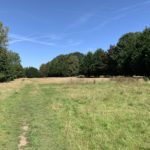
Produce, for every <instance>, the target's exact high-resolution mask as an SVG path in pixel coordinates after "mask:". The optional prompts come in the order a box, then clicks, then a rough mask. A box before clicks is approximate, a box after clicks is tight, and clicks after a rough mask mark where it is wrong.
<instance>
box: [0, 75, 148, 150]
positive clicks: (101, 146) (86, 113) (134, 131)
mask: <svg viewBox="0 0 150 150" xmlns="http://www.w3.org/2000/svg"><path fill="white" fill-rule="evenodd" d="M18 149H19V150H150V83H149V82H144V81H142V80H134V79H125V78H124V79H118V80H117V79H116V80H115V79H107V78H104V79H75V78H50V79H19V80H16V81H13V82H10V83H3V84H0V150H18Z"/></svg>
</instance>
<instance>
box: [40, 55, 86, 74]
mask: <svg viewBox="0 0 150 150" xmlns="http://www.w3.org/2000/svg"><path fill="white" fill-rule="evenodd" d="M83 56H84V55H83V54H81V53H79V52H75V53H71V54H68V55H59V56H57V57H56V58H54V59H53V60H52V61H51V62H49V63H47V64H46V68H48V70H49V71H48V76H49V77H52V76H55V77H69V76H76V75H78V74H79V71H80V64H81V61H82V59H83ZM41 67H42V66H41ZM41 67H40V68H41Z"/></svg>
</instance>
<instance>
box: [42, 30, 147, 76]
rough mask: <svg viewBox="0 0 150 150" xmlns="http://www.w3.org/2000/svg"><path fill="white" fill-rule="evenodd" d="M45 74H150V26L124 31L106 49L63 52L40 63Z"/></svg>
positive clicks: (43, 74)
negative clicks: (114, 42) (140, 29)
mask: <svg viewBox="0 0 150 150" xmlns="http://www.w3.org/2000/svg"><path fill="white" fill-rule="evenodd" d="M40 73H41V75H42V76H43V77H51V76H60V77H68V76H79V75H84V76H86V77H92V76H94V77H99V76H101V75H109V76H117V75H122V76H133V75H138V76H150V28H146V29H145V30H144V31H143V32H130V33H127V34H124V35H123V36H122V37H121V38H120V39H119V40H118V42H117V44H116V45H111V46H110V48H109V49H108V50H107V51H105V50H103V49H101V48H99V49H97V50H96V51H95V52H88V53H87V54H82V53H79V52H76V53H71V54H68V55H59V56H57V57H56V58H54V59H53V60H52V61H50V62H48V63H46V64H42V65H41V66H40Z"/></svg>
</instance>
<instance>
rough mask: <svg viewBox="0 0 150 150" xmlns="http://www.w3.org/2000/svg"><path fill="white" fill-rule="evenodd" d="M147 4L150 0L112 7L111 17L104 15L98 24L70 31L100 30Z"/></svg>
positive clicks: (96, 14)
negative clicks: (117, 7)
mask: <svg viewBox="0 0 150 150" xmlns="http://www.w3.org/2000/svg"><path fill="white" fill-rule="evenodd" d="M148 4H150V0H146V1H143V2H141V3H136V4H134V5H130V6H126V7H123V8H120V9H117V10H116V9H115V8H112V10H113V11H112V15H111V17H107V16H105V19H101V20H100V21H99V22H100V23H99V24H98V25H96V26H94V27H93V28H90V29H87V30H82V31H77V32H72V33H71V34H74V33H86V32H94V31H97V30H100V29H102V28H103V27H104V26H106V25H108V24H110V23H112V22H113V21H117V20H120V19H122V18H125V17H126V16H127V15H128V14H130V13H131V11H138V10H140V9H141V8H143V6H145V5H148ZM98 15H99V13H98V12H97V13H95V16H98ZM91 17H93V16H91ZM89 19H91V18H89ZM89 19H87V20H86V21H88V20H89ZM79 23H80V21H79ZM79 23H78V24H79ZM81 23H82V22H81Z"/></svg>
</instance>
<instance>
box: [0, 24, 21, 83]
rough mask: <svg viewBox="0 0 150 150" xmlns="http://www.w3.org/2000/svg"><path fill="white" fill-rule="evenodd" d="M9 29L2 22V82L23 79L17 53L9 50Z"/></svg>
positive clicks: (0, 77) (0, 75) (0, 68)
mask: <svg viewBox="0 0 150 150" xmlns="http://www.w3.org/2000/svg"><path fill="white" fill-rule="evenodd" d="M7 32H8V28H6V27H4V26H3V24H2V23H1V22H0V82H4V81H10V80H13V79H15V78H20V77H23V68H22V66H21V63H20V62H21V61H20V57H19V55H18V54H17V53H14V52H12V51H9V50H8V49H7V45H8V44H7V42H8V37H7Z"/></svg>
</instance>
